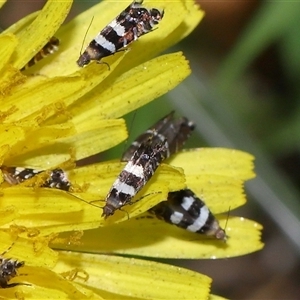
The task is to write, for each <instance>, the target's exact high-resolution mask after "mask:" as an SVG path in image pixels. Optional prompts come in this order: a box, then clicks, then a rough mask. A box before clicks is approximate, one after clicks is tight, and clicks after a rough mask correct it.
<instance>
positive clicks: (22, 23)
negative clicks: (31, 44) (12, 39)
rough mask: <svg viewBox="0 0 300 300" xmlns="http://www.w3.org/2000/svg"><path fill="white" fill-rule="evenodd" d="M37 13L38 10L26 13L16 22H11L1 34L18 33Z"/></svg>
mask: <svg viewBox="0 0 300 300" xmlns="http://www.w3.org/2000/svg"><path fill="white" fill-rule="evenodd" d="M38 14H39V11H35V12H33V13H31V14H29V15H27V16H26V17H24V18H22V19H20V20H18V21H17V22H16V23H14V24H12V25H11V26H10V27H8V28H6V29H5V30H4V31H3V32H2V34H6V33H13V34H18V33H20V32H21V31H22V30H24V28H25V27H26V26H28V25H29V24H30V23H31V22H32V21H33V20H34V19H35V18H36V17H37V15H38Z"/></svg>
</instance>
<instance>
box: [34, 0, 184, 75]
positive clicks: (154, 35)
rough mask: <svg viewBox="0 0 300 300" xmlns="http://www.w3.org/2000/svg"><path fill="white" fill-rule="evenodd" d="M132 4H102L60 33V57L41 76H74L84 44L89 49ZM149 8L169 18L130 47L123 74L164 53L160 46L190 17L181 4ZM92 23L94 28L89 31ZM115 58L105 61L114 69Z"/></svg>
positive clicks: (163, 3) (158, 3) (161, 3)
mask: <svg viewBox="0 0 300 300" xmlns="http://www.w3.org/2000/svg"><path fill="white" fill-rule="evenodd" d="M130 3H131V1H101V3H99V4H97V5H95V6H93V7H92V8H91V9H89V10H87V11H85V12H84V13H82V14H80V15H79V16H77V17H76V18H75V19H74V20H72V21H71V22H70V23H68V24H67V25H65V26H63V27H62V28H61V30H60V31H59V32H58V33H57V36H58V38H59V39H60V40H61V47H60V51H59V54H58V55H57V56H56V57H55V59H54V60H53V61H52V63H51V66H50V65H48V66H46V65H45V66H43V68H41V69H40V70H39V73H40V74H43V75H46V76H49V77H53V76H57V75H58V73H57V70H58V69H59V70H60V74H59V75H60V76H62V75H67V74H71V73H73V72H74V71H76V70H78V66H77V64H76V61H77V59H78V57H79V53H80V50H81V47H82V44H83V43H84V45H83V46H84V48H85V47H86V46H87V45H88V43H89V42H90V41H91V40H92V39H94V38H95V36H96V35H97V34H98V33H99V31H101V30H102V29H103V28H104V27H105V26H106V25H107V24H109V23H110V22H111V21H112V20H113V19H115V18H116V17H117V15H119V14H120V13H121V12H122V11H123V10H124V9H125V8H126V7H127V6H128V5H129V4H130ZM145 5H146V7H156V8H158V9H165V16H164V18H163V20H162V22H160V24H159V25H158V29H156V30H154V31H153V32H151V34H146V35H145V36H142V37H141V38H140V39H139V40H138V41H136V42H134V43H132V44H131V45H130V46H129V47H128V48H129V49H130V51H128V53H127V55H126V56H125V57H123V61H122V70H124V69H125V70H129V69H130V68H132V67H133V66H136V65H138V64H140V63H142V62H143V61H145V60H146V59H147V58H148V59H149V58H152V57H153V56H154V55H156V54H157V53H159V52H161V51H162V47H161V46H160V43H161V42H162V41H163V40H164V39H165V38H166V37H167V36H168V35H169V34H170V33H171V32H173V31H174V30H175V29H176V28H177V27H178V26H179V24H180V23H181V22H182V20H183V19H184V18H185V17H186V10H185V8H184V5H183V3H182V2H181V1H175V2H174V1H173V2H168V1H155V2H154V1H152V2H151V1H149V2H147V4H145ZM91 21H92V23H91ZM90 23H91V26H90V28H89V30H88V27H89V25H90ZM87 30H88V32H87ZM70 33H71V34H70ZM85 34H86V38H85V41H83V39H84V37H85ZM163 49H164V48H163ZM115 56H117V55H114V56H110V57H107V58H105V59H104V61H105V62H107V63H109V65H111V63H112V62H113V61H114V60H115V59H116V57H115ZM127 62H128V64H130V67H127V65H126V64H127ZM98 67H99V65H98ZM121 72H123V71H120V70H118V73H119V74H120V73H121Z"/></svg>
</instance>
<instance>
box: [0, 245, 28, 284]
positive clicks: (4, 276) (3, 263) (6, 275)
mask: <svg viewBox="0 0 300 300" xmlns="http://www.w3.org/2000/svg"><path fill="white" fill-rule="evenodd" d="M11 248H12V246H10V247H9V249H7V250H6V251H4V252H3V253H2V254H1V255H0V287H1V288H9V287H14V286H17V285H23V283H11V284H9V283H8V282H9V281H10V280H11V279H12V278H13V277H16V276H17V275H18V269H19V268H21V267H23V266H24V264H25V263H24V261H18V260H15V259H11V258H4V257H3V255H5V253H7V252H8V251H9V250H10V249H11ZM25 285H26V284H25Z"/></svg>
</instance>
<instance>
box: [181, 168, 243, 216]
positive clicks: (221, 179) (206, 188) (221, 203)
mask: <svg viewBox="0 0 300 300" xmlns="http://www.w3.org/2000/svg"><path fill="white" fill-rule="evenodd" d="M187 185H188V187H189V188H190V189H191V190H192V191H193V192H194V193H195V194H196V195H197V197H199V198H200V199H201V200H202V201H204V202H205V203H206V204H207V205H208V206H209V209H210V210H211V211H212V212H213V213H214V214H217V213H221V212H226V211H228V210H233V209H235V208H237V207H239V206H241V205H243V204H245V203H246V196H245V191H244V184H243V181H241V180H239V179H235V178H232V177H230V176H222V175H215V174H204V175H197V176H189V177H188V178H187Z"/></svg>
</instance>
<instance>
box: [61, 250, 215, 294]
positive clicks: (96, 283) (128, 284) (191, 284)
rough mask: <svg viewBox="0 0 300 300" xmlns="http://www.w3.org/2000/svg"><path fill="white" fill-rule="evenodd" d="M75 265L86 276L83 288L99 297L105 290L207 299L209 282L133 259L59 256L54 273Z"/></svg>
mask: <svg viewBox="0 0 300 300" xmlns="http://www.w3.org/2000/svg"><path fill="white" fill-rule="evenodd" d="M76 265H80V268H82V269H84V271H86V272H87V273H88V274H89V279H88V280H87V281H86V282H84V283H82V284H83V285H86V286H89V287H92V288H93V289H94V290H98V291H99V292H100V293H101V290H106V291H108V292H111V293H115V294H120V295H123V296H131V297H138V298H143V299H206V298H207V297H208V294H209V286H210V282H211V280H210V278H208V277H206V276H204V275H201V274H198V273H195V272H192V271H189V270H186V269H183V268H178V267H174V266H169V265H166V264H160V263H155V262H150V261H145V260H137V259H132V258H123V257H117V256H105V255H95V254H94V255H92V254H84V253H72V252H67V253H64V252H60V259H59V262H58V264H57V265H56V267H55V271H56V272H64V271H66V270H68V269H70V268H72V267H74V266H76ZM75 281H76V279H75Z"/></svg>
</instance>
